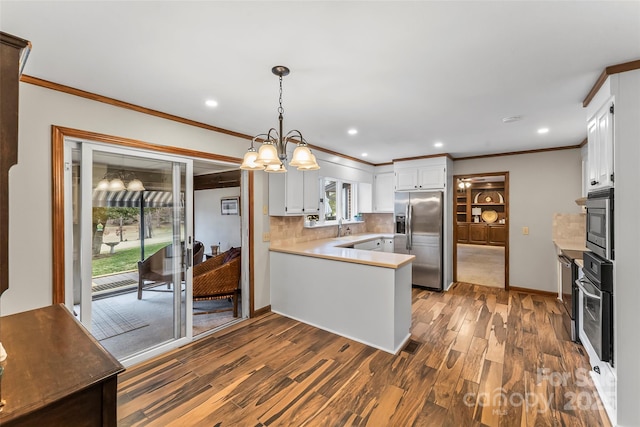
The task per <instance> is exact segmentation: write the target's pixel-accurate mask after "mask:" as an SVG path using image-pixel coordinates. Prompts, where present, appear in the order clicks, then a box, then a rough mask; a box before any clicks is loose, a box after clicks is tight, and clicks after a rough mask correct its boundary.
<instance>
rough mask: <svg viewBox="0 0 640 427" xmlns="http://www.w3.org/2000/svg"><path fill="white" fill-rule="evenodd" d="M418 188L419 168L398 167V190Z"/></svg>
mask: <svg viewBox="0 0 640 427" xmlns="http://www.w3.org/2000/svg"><path fill="white" fill-rule="evenodd" d="M417 189H418V169H417V168H406V169H398V171H397V172H396V190H398V191H404V190H417Z"/></svg>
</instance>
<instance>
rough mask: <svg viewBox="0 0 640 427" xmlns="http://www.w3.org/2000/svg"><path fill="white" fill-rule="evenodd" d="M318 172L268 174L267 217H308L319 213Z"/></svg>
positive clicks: (293, 170)
mask: <svg viewBox="0 0 640 427" xmlns="http://www.w3.org/2000/svg"><path fill="white" fill-rule="evenodd" d="M318 180H319V174H318V171H304V172H303V171H299V170H297V169H296V168H294V167H289V169H288V171H287V172H286V173H270V174H269V215H273V216H285V215H310V214H316V213H318V212H319V211H320V184H319V182H318Z"/></svg>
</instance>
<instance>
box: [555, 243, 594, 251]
mask: <svg viewBox="0 0 640 427" xmlns="http://www.w3.org/2000/svg"><path fill="white" fill-rule="evenodd" d="M553 244H554V245H556V248H558V250H560V251H562V250H568V251H582V252H586V251H588V250H589V249H587V247H586V246H585V241H584V240H554V241H553Z"/></svg>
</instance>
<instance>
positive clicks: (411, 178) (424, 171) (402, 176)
mask: <svg viewBox="0 0 640 427" xmlns="http://www.w3.org/2000/svg"><path fill="white" fill-rule="evenodd" d="M444 175H445V168H444V167H443V166H440V165H435V166H422V167H419V168H407V169H398V171H397V172H396V189H397V190H400V191H404V190H434V189H442V188H444Z"/></svg>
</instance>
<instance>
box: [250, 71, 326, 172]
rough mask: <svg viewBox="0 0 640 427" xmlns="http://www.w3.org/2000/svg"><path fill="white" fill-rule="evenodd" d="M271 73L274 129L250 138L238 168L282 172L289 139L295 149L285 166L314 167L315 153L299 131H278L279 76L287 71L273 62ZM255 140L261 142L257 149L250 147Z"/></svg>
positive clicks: (310, 168)
mask: <svg viewBox="0 0 640 427" xmlns="http://www.w3.org/2000/svg"><path fill="white" fill-rule="evenodd" d="M271 72H272V73H273V74H275V75H276V76H278V77H279V79H280V98H279V103H280V106H279V107H278V130H276V129H274V128H271V129H269V131H268V132H267V133H261V134H259V135H256V136H255V137H254V138H253V139H252V140H251V147H249V150H247V152H246V153H245V155H244V159H243V160H242V165H241V166H240V169H245V170H263V171H266V172H272V173H283V172H286V171H287V169H286V167H285V162H286V160H287V143H288V142H293V143H295V144H296V149H295V150H294V151H293V155H292V156H291V161H290V162H289V166H293V167H296V168H298V170H301V171H308V170H318V169H320V166H318V162H317V161H316V156H314V155H313V153H312V152H311V150H310V149H309V145H308V144H307V141H306V140H305V139H304V138H303V136H302V133H300V131H299V130H296V129H293V130H291V131H289V132H288V133H287V134H283V131H282V122H283V118H282V113H284V108H282V77H284V76H286V75H288V74H289V69H288V68H287V67H285V66H283V65H277V66H275V67H273V68H272V69H271ZM293 136H297V137H298V140H295V139H293ZM256 141H258V142H261V143H262V145H261V146H260V149H259V150H257V151H256V149H255V148H254V146H253V144H254V143H255V142H256Z"/></svg>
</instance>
